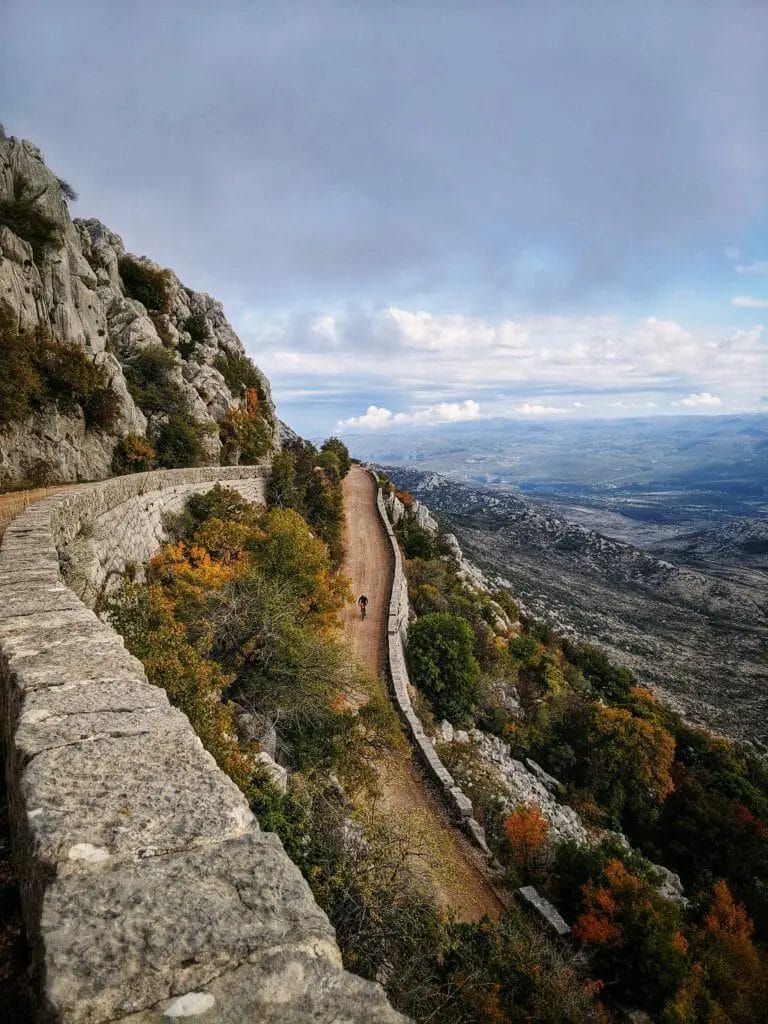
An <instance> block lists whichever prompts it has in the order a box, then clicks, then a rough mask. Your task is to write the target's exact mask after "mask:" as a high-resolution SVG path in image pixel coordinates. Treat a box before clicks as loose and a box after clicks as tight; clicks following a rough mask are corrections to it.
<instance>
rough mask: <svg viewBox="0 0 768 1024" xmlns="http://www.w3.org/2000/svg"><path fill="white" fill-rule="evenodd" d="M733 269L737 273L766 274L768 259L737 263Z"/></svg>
mask: <svg viewBox="0 0 768 1024" xmlns="http://www.w3.org/2000/svg"><path fill="white" fill-rule="evenodd" d="M734 269H735V270H736V273H737V274H747V275H749V274H768V260H756V261H755V262H754V263H737V264H736V267H735V268H734Z"/></svg>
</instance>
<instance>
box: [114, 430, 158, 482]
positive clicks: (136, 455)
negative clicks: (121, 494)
mask: <svg viewBox="0 0 768 1024" xmlns="http://www.w3.org/2000/svg"><path fill="white" fill-rule="evenodd" d="M156 457H157V453H156V452H155V449H154V448H153V447H152V445H151V444H150V443H149V441H148V440H147V439H146V438H145V437H141V436H140V435H139V434H126V435H125V436H124V437H121V438H120V440H119V441H118V442H117V446H116V448H115V451H114V453H113V455H112V472H113V473H115V474H117V475H118V476H119V475H121V474H123V473H143V472H146V471H147V470H150V469H154V467H155V459H156Z"/></svg>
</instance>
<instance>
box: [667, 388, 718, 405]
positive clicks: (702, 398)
mask: <svg viewBox="0 0 768 1024" xmlns="http://www.w3.org/2000/svg"><path fill="white" fill-rule="evenodd" d="M673 404H674V405H684V406H686V407H687V408H689V409H713V408H715V407H716V406H718V405H722V404H723V400H722V399H721V398H720V397H719V396H718V395H711V394H710V393H709V392H708V391H700V392H699V393H698V394H697V395H688V397H687V398H681V399H680V401H679V402H674V403H673Z"/></svg>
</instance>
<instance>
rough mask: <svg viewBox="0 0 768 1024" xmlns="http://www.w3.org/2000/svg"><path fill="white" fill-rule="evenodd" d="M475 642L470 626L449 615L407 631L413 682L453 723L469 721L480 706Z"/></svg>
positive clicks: (436, 615)
mask: <svg viewBox="0 0 768 1024" xmlns="http://www.w3.org/2000/svg"><path fill="white" fill-rule="evenodd" d="M474 639H475V638H474V634H473V633H472V629H471V627H470V625H469V623H468V622H466V621H465V620H464V619H462V618H459V616H457V615H450V614H449V613H447V612H435V613H434V614H432V615H425V616H423V618H421V619H417V620H416V622H414V624H413V625H412V626H411V628H410V630H409V631H408V651H407V654H408V668H409V670H410V673H411V678H412V679H413V682H414V684H415V685H416V686H417V687H418V688H419V689H420V690H423V691H424V693H425V694H426V695H427V697H428V698H429V700H430V701H431V703H432V705H433V707H434V709H435V711H436V712H437V714H438V715H440V716H441V717H445V718H449V719H450V720H451V721H463V720H464V719H466V718H468V717H469V716H471V715H472V713H473V711H474V710H475V706H476V704H477V699H478V696H479V688H478V683H479V679H480V666H479V665H478V663H477V660H476V658H475V656H474V653H473V648H474Z"/></svg>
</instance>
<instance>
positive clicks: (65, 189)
mask: <svg viewBox="0 0 768 1024" xmlns="http://www.w3.org/2000/svg"><path fill="white" fill-rule="evenodd" d="M56 181H58V183H59V188H60V189H61V194H62V195H63V196H64V198H65V199H68V200H69V202H70V203H76V202H77V200H78V195H77V192H75V190H74V189H73V188H72V186H71V185H70V184H69V182H68V181H64V179H63V178H57V179H56Z"/></svg>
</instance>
